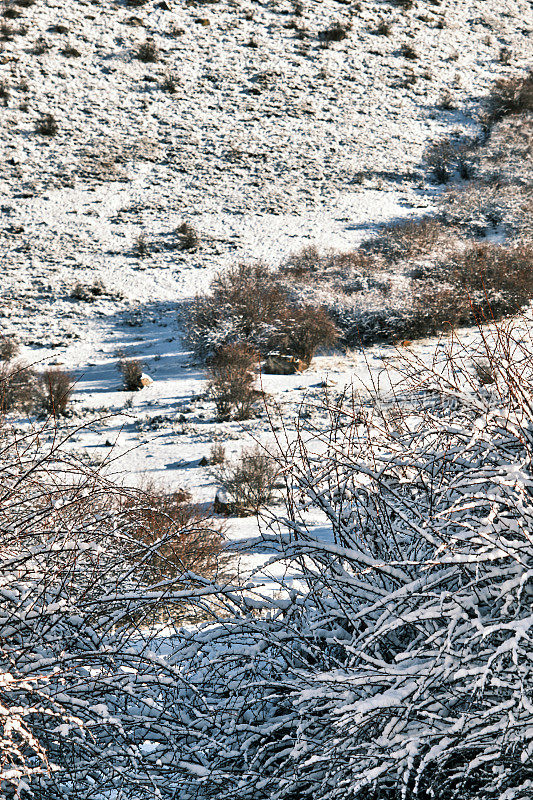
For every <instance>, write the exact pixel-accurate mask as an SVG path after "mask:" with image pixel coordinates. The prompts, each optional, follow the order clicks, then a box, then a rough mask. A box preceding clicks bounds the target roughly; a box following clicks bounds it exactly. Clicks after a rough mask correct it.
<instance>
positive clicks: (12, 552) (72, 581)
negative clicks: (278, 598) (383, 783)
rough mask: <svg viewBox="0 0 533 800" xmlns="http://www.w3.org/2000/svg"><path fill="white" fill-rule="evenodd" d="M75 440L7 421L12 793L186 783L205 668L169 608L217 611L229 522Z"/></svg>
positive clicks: (7, 733)
mask: <svg viewBox="0 0 533 800" xmlns="http://www.w3.org/2000/svg"><path fill="white" fill-rule="evenodd" d="M66 445H67V442H66V441H64V440H62V439H61V437H60V436H58V435H57V432H56V433H54V431H52V430H48V429H47V428H43V429H41V430H34V431H30V432H29V433H21V432H19V431H15V430H12V429H11V428H9V427H8V426H7V425H6V424H3V425H2V426H1V427H0V531H1V545H0V548H1V558H0V595H1V598H2V601H1V603H0V742H1V756H2V757H1V759H0V794H1V795H2V797H6V798H12V800H13V799H14V798H19V797H30V796H31V797H33V798H38V800H54V799H57V800H59V799H60V798H64V797H67V796H72V795H73V794H75V795H76V796H77V797H80V798H84V800H89V799H91V800H95V798H97V797H102V796H109V795H114V796H122V797H127V798H133V797H135V798H137V800H139V799H140V798H153V797H156V796H157V797H170V796H175V795H172V792H173V791H175V786H176V782H177V778H176V769H177V770H178V771H180V770H181V769H185V770H186V771H187V768H186V767H185V765H184V763H182V762H180V759H179V757H178V758H177V759H176V758H175V757H174V756H175V754H176V753H178V752H179V749H180V747H181V745H180V740H181V737H182V735H183V733H184V732H185V730H186V728H187V723H186V715H187V712H186V706H187V705H188V701H187V699H186V695H187V692H188V689H187V686H188V685H190V680H189V678H188V677H187V675H186V674H184V673H182V670H181V667H180V665H179V663H178V662H175V663H172V658H169V657H168V655H167V654H168V650H164V649H163V651H162V652H159V650H160V648H161V645H162V642H163V641H164V640H163V639H161V638H160V636H159V634H158V631H159V630H160V628H161V626H160V624H158V621H159V620H162V619H165V620H167V625H170V626H172V624H174V625H175V624H182V622H183V620H184V619H186V618H187V613H188V610H189V609H190V608H191V607H192V606H194V609H195V612H194V613H195V614H196V617H198V616H199V615H204V617H205V615H206V614H207V613H210V614H212V610H211V611H210V612H209V611H208V609H209V608H210V607H211V606H212V604H213V602H214V603H216V602H217V600H216V591H213V589H214V587H215V585H216V584H214V583H213V578H214V576H215V574H216V573H217V570H218V566H219V560H221V561H222V562H224V554H223V552H222V551H223V540H222V539H221V535H220V526H219V525H214V526H213V525H210V520H209V518H208V516H207V515H206V514H205V513H204V512H201V511H200V510H198V509H195V508H191V507H190V506H189V505H187V498H186V497H183V496H178V494H177V493H173V494H165V493H163V492H161V491H160V490H158V489H157V488H154V487H153V486H151V487H148V488H147V491H145V492H135V491H133V490H128V491H126V490H124V489H120V488H118V487H116V486H114V485H113V484H112V483H110V482H109V481H108V480H107V479H106V478H105V477H104V476H103V475H102V474H101V473H99V472H97V471H95V470H92V469H90V468H89V467H87V465H86V464H84V463H82V462H80V461H78V460H77V459H76V458H75V457H74V455H73V454H72V453H71V452H69V450H68V447H67V446H66ZM222 585H223V584H222ZM222 585H221V586H220V588H222ZM222 592H224V589H222ZM209 593H210V594H209ZM172 621H174V623H173V622H172ZM176 621H178V623H176ZM168 630H169V628H168V627H167V632H168ZM168 641H170V640H168ZM180 718H181V719H180ZM180 763H181V766H180ZM170 787H173V788H172V789H171V788H170Z"/></svg>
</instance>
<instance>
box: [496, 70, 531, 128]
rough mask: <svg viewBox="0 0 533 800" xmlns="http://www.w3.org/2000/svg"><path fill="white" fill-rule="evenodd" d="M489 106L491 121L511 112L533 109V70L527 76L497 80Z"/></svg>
mask: <svg viewBox="0 0 533 800" xmlns="http://www.w3.org/2000/svg"><path fill="white" fill-rule="evenodd" d="M488 106H489V108H488V114H489V122H490V123H494V122H496V121H497V120H499V119H501V118H502V117H505V116H508V115H509V114H523V113H525V112H526V111H533V70H531V71H530V72H529V73H528V74H527V75H525V76H515V77H512V78H501V79H500V80H498V81H496V82H495V83H494V85H493V87H492V89H491V92H490V95H489V103H488Z"/></svg>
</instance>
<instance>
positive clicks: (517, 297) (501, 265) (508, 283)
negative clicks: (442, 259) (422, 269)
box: [445, 243, 533, 318]
mask: <svg viewBox="0 0 533 800" xmlns="http://www.w3.org/2000/svg"><path fill="white" fill-rule="evenodd" d="M532 267H533V246H532V245H531V244H520V245H517V246H513V245H500V244H494V243H486V244H485V243H475V244H472V245H470V246H468V247H467V248H465V249H464V250H461V251H459V252H456V253H455V254H452V255H451V256H450V258H449V260H448V262H447V266H446V267H445V269H446V271H447V272H448V276H449V280H450V283H452V284H453V285H456V286H462V287H464V289H465V290H466V291H467V292H468V293H469V294H470V295H471V296H472V298H473V299H474V302H475V303H476V304H478V305H479V306H480V307H482V308H483V307H484V306H486V307H487V314H488V316H489V317H490V316H495V317H496V318H498V317H500V316H502V315H503V314H509V313H515V312H516V311H519V310H520V309H521V308H522V307H523V306H524V305H526V303H527V302H528V301H529V300H530V299H531V298H532V297H533V269H532Z"/></svg>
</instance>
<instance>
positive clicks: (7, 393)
mask: <svg viewBox="0 0 533 800" xmlns="http://www.w3.org/2000/svg"><path fill="white" fill-rule="evenodd" d="M41 399H42V395H41V387H40V384H39V377H38V375H37V373H36V371H35V370H34V369H33V368H32V367H29V366H28V365H27V364H25V363H24V362H20V361H19V362H15V363H13V362H7V361H5V362H3V363H1V364H0V411H1V412H2V413H5V412H7V411H24V412H26V413H30V412H31V411H33V410H35V408H36V407H38V406H40V404H41Z"/></svg>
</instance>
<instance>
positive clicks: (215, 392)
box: [208, 342, 259, 419]
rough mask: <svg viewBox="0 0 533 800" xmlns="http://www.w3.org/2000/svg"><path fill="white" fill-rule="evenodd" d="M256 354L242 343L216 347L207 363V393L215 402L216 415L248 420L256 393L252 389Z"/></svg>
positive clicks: (256, 363)
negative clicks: (216, 349) (209, 361)
mask: <svg viewBox="0 0 533 800" xmlns="http://www.w3.org/2000/svg"><path fill="white" fill-rule="evenodd" d="M258 365H259V354H258V353H257V351H256V350H254V349H253V348H252V347H250V346H249V345H247V344H245V343H244V342H242V343H241V342H237V343H235V344H226V345H224V346H222V347H220V348H219V349H218V351H217V352H216V353H215V355H214V356H213V358H212V359H211V363H210V364H209V384H208V388H209V393H210V394H211V396H212V397H213V399H214V401H215V406H216V410H217V417H218V418H219V419H229V418H230V416H232V415H234V416H235V418H236V419H249V418H250V416H251V414H252V410H253V407H254V405H255V404H256V402H257V399H258V393H257V391H256V390H255V389H254V383H255V378H256V370H257V367H258Z"/></svg>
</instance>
